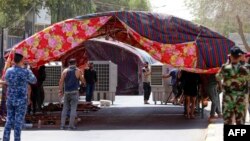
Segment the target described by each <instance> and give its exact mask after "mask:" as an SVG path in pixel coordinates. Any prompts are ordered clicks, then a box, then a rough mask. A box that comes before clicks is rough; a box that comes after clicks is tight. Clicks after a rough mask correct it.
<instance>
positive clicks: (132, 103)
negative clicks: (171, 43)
mask: <svg viewBox="0 0 250 141" xmlns="http://www.w3.org/2000/svg"><path fill="white" fill-rule="evenodd" d="M150 102H151V104H150V105H144V104H143V97H142V96H117V97H116V100H115V102H114V105H112V106H111V107H103V108H101V110H99V111H97V112H89V113H80V115H81V116H82V121H81V123H80V124H78V128H77V130H74V131H71V130H59V128H56V129H43V128H42V129H25V130H23V132H22V141H56V140H60V141H83V140H87V141H118V140H119V141H128V140H132V141H152V140H154V141H157V140H160V141H162V140H164V141H172V140H174V141H183V140H185V141H205V140H206V137H207V133H208V130H207V127H208V122H207V118H206V117H205V118H204V119H201V118H200V117H197V118H196V119H192V120H191V119H190V120H187V119H185V117H184V116H183V107H182V106H174V105H172V104H168V105H160V104H159V105H154V104H153V102H152V101H150ZM2 131H3V128H0V137H2ZM11 136H12V140H13V132H12V134H11Z"/></svg>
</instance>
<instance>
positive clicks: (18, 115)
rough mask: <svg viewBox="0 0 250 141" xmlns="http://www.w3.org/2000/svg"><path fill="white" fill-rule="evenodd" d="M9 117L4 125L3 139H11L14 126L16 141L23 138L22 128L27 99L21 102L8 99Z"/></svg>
mask: <svg viewBox="0 0 250 141" xmlns="http://www.w3.org/2000/svg"><path fill="white" fill-rule="evenodd" d="M6 105H7V119H6V123H5V127H4V133H3V141H9V140H10V133H11V128H12V127H14V138H15V141H20V140H21V130H22V125H23V122H24V118H25V114H26V109H27V100H26V101H19V102H10V101H7V103H6Z"/></svg>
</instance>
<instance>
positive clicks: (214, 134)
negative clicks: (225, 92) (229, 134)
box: [206, 94, 250, 141]
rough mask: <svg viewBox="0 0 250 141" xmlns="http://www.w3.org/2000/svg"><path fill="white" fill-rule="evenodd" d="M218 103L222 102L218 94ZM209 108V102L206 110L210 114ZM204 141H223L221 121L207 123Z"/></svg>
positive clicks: (248, 123) (249, 123)
mask: <svg viewBox="0 0 250 141" xmlns="http://www.w3.org/2000/svg"><path fill="white" fill-rule="evenodd" d="M220 101H222V94H220ZM210 108H211V102H209V104H208V106H207V107H206V110H207V111H209V112H210ZM208 116H209V115H208ZM208 116H207V117H208ZM246 124H247V125H250V122H247V123H246ZM206 141H223V119H217V120H216V121H214V122H212V123H209V125H208V128H207V136H206Z"/></svg>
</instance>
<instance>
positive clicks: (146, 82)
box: [142, 62, 151, 104]
mask: <svg viewBox="0 0 250 141" xmlns="http://www.w3.org/2000/svg"><path fill="white" fill-rule="evenodd" d="M150 75H151V70H150V69H149V67H148V62H145V64H144V67H143V68H142V82H143V90H144V104H150V103H149V102H148V100H149V97H150V94H151V86H150V80H149V76H150Z"/></svg>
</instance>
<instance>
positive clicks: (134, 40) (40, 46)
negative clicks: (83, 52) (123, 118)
mask: <svg viewBox="0 0 250 141" xmlns="http://www.w3.org/2000/svg"><path fill="white" fill-rule="evenodd" d="M103 35H106V36H110V37H113V38H115V39H116V40H119V41H122V42H125V43H128V44H131V45H133V46H135V47H138V48H141V49H143V50H145V51H147V52H148V53H149V54H150V55H152V57H154V58H155V59H157V60H159V61H161V62H163V63H166V64H169V65H172V66H174V67H178V68H181V69H184V70H187V71H192V72H197V73H215V72H217V71H218V69H219V68H218V67H212V68H201V67H197V61H198V56H199V53H198V46H197V43H196V41H194V40H193V41H189V42H183V43H176V44H167V43H162V42H158V41H155V40H152V39H151V38H148V37H145V36H143V35H142V34H140V33H139V32H137V31H136V30H134V29H133V28H132V27H130V26H129V25H128V24H126V23H125V22H124V21H122V20H119V18H118V17H116V16H114V15H113V16H112V15H106V16H105V15H102V16H94V17H91V16H90V17H88V18H82V19H69V20H65V21H62V22H59V23H56V24H54V25H52V26H50V27H48V28H46V29H44V30H43V31H40V32H38V33H36V34H34V35H33V36H31V37H29V38H27V39H26V40H24V41H22V42H20V43H19V44H17V45H16V46H15V47H14V48H13V49H12V50H11V52H10V55H9V56H8V59H7V61H6V65H5V69H4V70H6V68H8V67H9V66H10V65H11V62H12V60H13V54H14V53H15V52H16V53H20V54H23V55H24V56H25V58H26V59H27V61H28V62H29V63H30V64H31V66H32V67H38V66H41V65H43V64H45V63H47V62H50V61H54V60H58V59H60V58H63V56H64V55H66V54H67V53H68V52H69V51H70V50H72V49H77V47H78V46H79V45H80V44H82V43H83V42H84V41H86V40H88V39H91V38H95V37H98V36H103Z"/></svg>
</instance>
